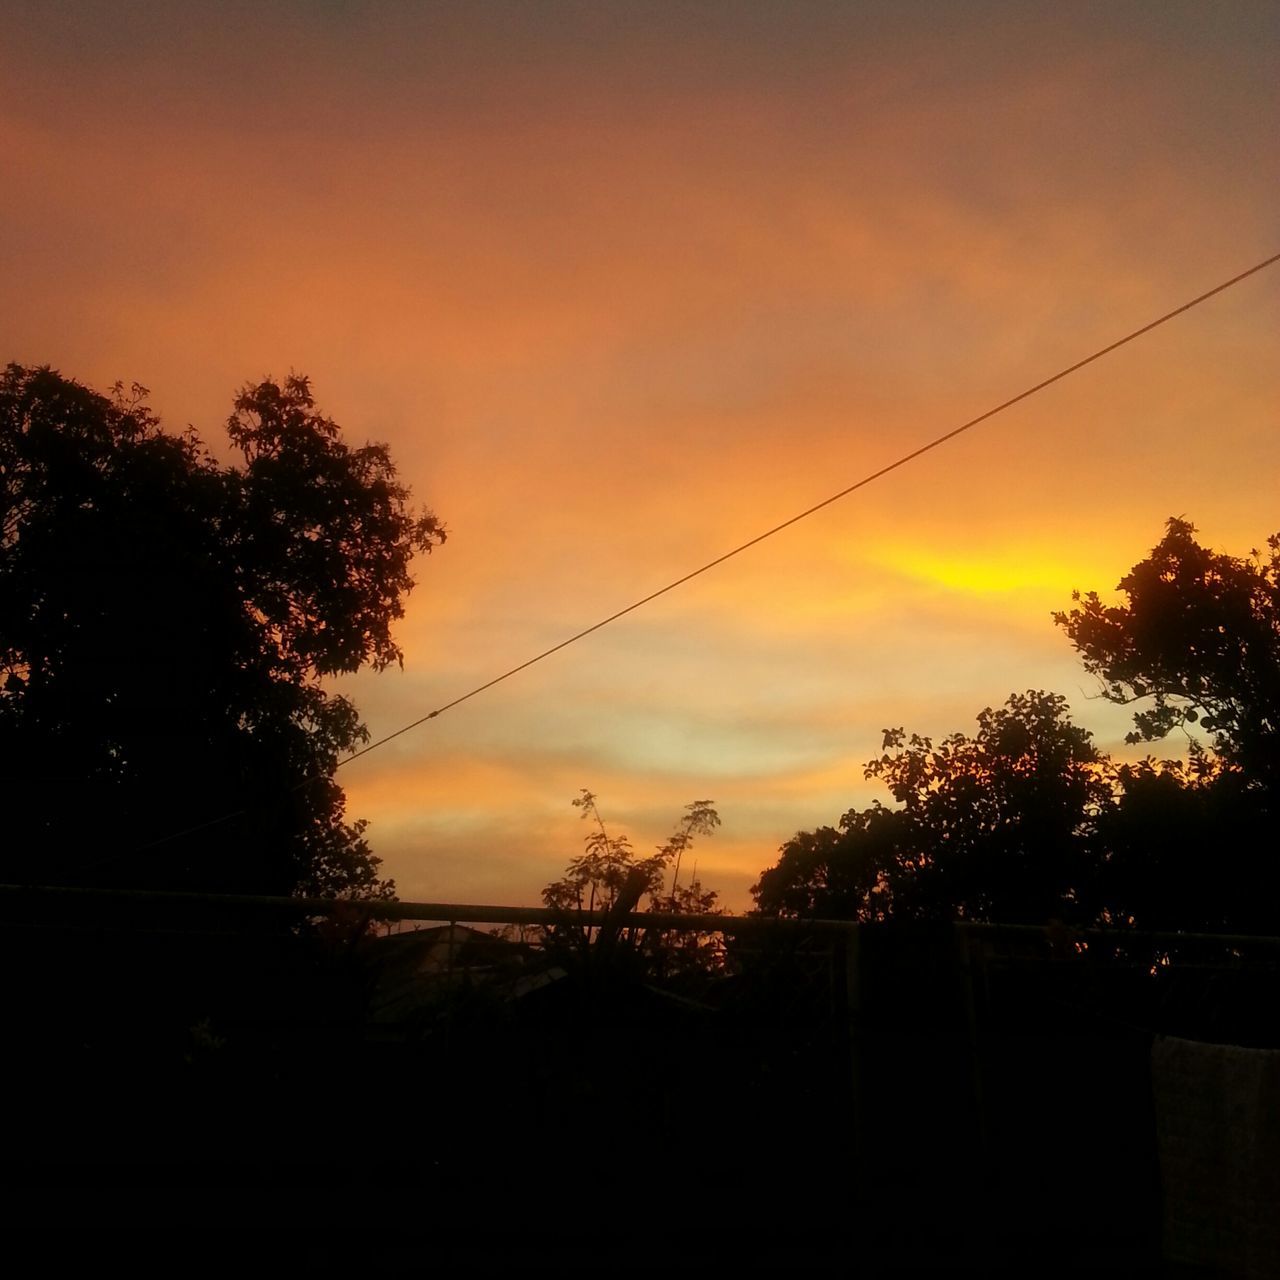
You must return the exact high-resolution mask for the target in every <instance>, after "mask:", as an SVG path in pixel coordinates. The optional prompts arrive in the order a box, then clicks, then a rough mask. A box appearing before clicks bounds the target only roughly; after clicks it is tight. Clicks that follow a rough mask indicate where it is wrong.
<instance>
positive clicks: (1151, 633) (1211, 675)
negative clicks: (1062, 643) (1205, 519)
mask: <svg viewBox="0 0 1280 1280" xmlns="http://www.w3.org/2000/svg"><path fill="white" fill-rule="evenodd" d="M1195 532H1196V531H1195V528H1194V527H1193V526H1192V525H1190V524H1189V523H1187V521H1185V520H1180V519H1171V520H1169V522H1168V526H1167V532H1166V533H1165V536H1164V537H1163V538H1162V539H1161V541H1160V542H1159V543H1158V544H1157V545H1156V547H1155V548H1154V549H1153V550H1152V552H1151V554H1150V555H1149V556H1148V557H1147V558H1146V559H1145V560H1143V561H1141V562H1140V563H1138V564H1136V565H1134V567H1133V568H1132V569H1131V570H1130V571H1129V573H1128V574H1127V575H1126V576H1125V577H1124V578H1122V579H1121V580H1120V584H1119V587H1118V590H1119V591H1120V592H1122V593H1123V595H1124V596H1125V597H1126V599H1125V601H1124V602H1123V603H1121V604H1118V605H1104V604H1103V603H1102V601H1101V600H1100V599H1099V597H1098V594H1097V592H1094V591H1090V592H1088V593H1087V594H1085V595H1083V596H1082V595H1081V594H1080V593H1079V592H1078V591H1077V592H1076V593H1075V594H1074V596H1073V599H1074V600H1075V601H1076V602H1077V606H1076V607H1075V608H1073V609H1071V610H1070V611H1068V612H1062V613H1057V614H1055V615H1054V620H1055V621H1056V622H1057V624H1058V625H1059V626H1060V627H1062V628H1063V630H1064V631H1066V633H1067V635H1068V636H1070V637H1071V641H1072V643H1073V644H1074V645H1075V646H1076V648H1077V649H1078V650H1079V652H1080V656H1081V658H1082V659H1083V660H1084V665H1085V669H1086V670H1087V671H1089V672H1091V673H1092V674H1094V675H1096V676H1097V677H1098V678H1099V680H1100V681H1101V682H1102V693H1103V696H1104V697H1106V698H1108V699H1110V700H1111V701H1112V702H1118V703H1122V704H1126V705H1127V704H1131V703H1142V704H1144V705H1143V708H1142V709H1141V710H1139V711H1137V712H1136V713H1135V714H1134V731H1133V732H1132V733H1131V734H1130V735H1129V741H1130V742H1143V741H1147V742H1149V741H1153V740H1155V739H1158V738H1163V737H1164V736H1165V735H1166V734H1167V733H1169V731H1170V730H1172V729H1174V728H1177V727H1179V726H1188V725H1198V726H1199V727H1200V728H1201V729H1204V730H1205V731H1206V732H1207V733H1209V734H1210V735H1211V742H1212V745H1213V749H1214V751H1215V752H1216V753H1217V755H1218V756H1219V758H1220V759H1221V760H1222V761H1223V763H1224V764H1225V765H1227V766H1228V767H1229V768H1231V769H1234V770H1238V771H1239V772H1240V773H1241V774H1242V775H1243V776H1244V778H1245V780H1246V782H1247V783H1248V784H1249V785H1250V786H1251V787H1257V788H1262V789H1265V790H1266V791H1268V792H1269V793H1270V795H1271V796H1272V797H1273V798H1274V797H1276V796H1277V795H1280V534H1277V535H1274V536H1272V537H1271V538H1269V539H1268V540H1267V554H1266V555H1263V554H1261V553H1260V552H1258V551H1256V550H1255V551H1253V552H1251V553H1250V555H1249V558H1248V559H1239V558H1237V557H1234V556H1228V555H1222V554H1219V553H1217V552H1214V551H1210V550H1208V549H1207V548H1205V547H1202V546H1200V544H1199V543H1198V542H1196V540H1195Z"/></svg>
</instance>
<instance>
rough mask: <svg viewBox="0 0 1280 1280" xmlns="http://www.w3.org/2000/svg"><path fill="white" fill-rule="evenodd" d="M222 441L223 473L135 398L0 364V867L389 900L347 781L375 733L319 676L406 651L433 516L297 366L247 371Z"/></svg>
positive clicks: (433, 531)
mask: <svg viewBox="0 0 1280 1280" xmlns="http://www.w3.org/2000/svg"><path fill="white" fill-rule="evenodd" d="M227 435H228V438H229V440H230V443H231V445H232V446H233V448H234V450H235V451H236V452H237V453H238V455H239V461H238V462H237V463H235V464H233V465H222V464H220V463H219V462H218V461H217V460H216V459H215V458H214V456H213V455H212V454H211V453H210V452H209V450H208V449H207V448H206V447H205V446H204V444H203V443H202V441H201V440H200V438H199V437H198V436H197V435H196V433H195V432H194V430H191V429H188V430H187V431H186V432H185V433H184V434H182V435H173V434H170V433H168V432H166V431H164V430H163V429H162V427H161V424H160V422H159V420H158V419H157V418H156V416H155V415H154V414H153V413H152V412H151V410H150V409H149V408H148V407H147V404H146V391H145V388H142V387H139V386H136V385H135V386H134V387H133V388H132V389H131V390H129V391H128V392H126V391H125V389H124V388H123V387H122V386H120V385H117V386H116V387H115V388H114V389H113V392H112V394H111V395H110V396H103V395H100V394H97V393H96V392H94V391H92V390H90V389H88V388H86V387H84V386H82V385H80V384H79V383H76V382H74V381H72V380H70V379H67V378H64V377H62V376H61V375H59V374H58V373H56V372H55V371H53V370H51V369H48V368H39V369H28V368H23V367H20V366H18V365H10V366H9V367H8V368H7V370H6V371H5V372H4V374H3V377H0V529H2V534H0V767H2V769H3V776H4V777H5V780H6V784H7V790H8V795H7V805H6V819H7V825H8V830H9V832H10V838H9V839H8V840H6V842H5V852H4V854H3V855H2V860H3V863H4V866H3V869H2V874H3V876H4V878H5V879H7V880H14V881H21V882H33V881H34V882H45V883H50V882H52V883H58V882H61V883H75V884H109V885H130V886H144V887H168V888H185V889H195V888H199V889H209V890H222V891H234V892H268V893H291V892H323V893H337V894H346V895H355V896H361V895H370V894H372V895H381V894H385V893H388V892H390V890H391V887H390V886H389V884H387V883H386V882H383V881H381V880H380V879H379V877H378V874H377V865H378V862H377V859H376V858H374V857H373V856H372V854H371V852H370V850H369V847H368V845H367V843H366V842H365V840H364V838H363V830H364V824H363V823H360V822H355V823H348V822H347V821H346V820H345V814H344V797H343V794H342V791H341V788H340V787H339V786H338V785H337V783H336V781H335V780H334V777H333V772H334V769H335V767H336V765H337V763H338V761H339V760H340V758H341V756H342V755H343V754H344V753H345V752H348V751H350V750H351V749H352V748H354V747H355V746H357V745H358V744H359V743H361V742H363V741H365V740H367V733H366V730H365V729H364V726H363V725H362V724H361V723H360V719H359V716H358V713H357V711H356V709H355V707H354V706H353V705H352V704H351V703H350V702H349V701H348V700H347V699H345V698H343V697H339V696H335V695H333V694H331V693H329V692H327V691H326V689H325V688H324V684H323V680H324V678H325V677H327V676H332V675H335V674H337V673H340V672H352V671H355V670H357V669H358V668H360V667H361V666H364V665H370V666H372V667H374V668H375V669H376V668H382V667H385V666H387V665H389V664H391V663H395V662H399V661H401V653H400V650H399V648H398V647H397V645H396V643H395V640H394V638H393V636H392V632H391V628H392V624H393V623H394V622H395V621H396V619H398V618H399V617H400V616H401V615H402V613H403V600H404V597H405V595H406V594H407V592H408V591H409V590H410V588H411V587H412V585H413V583H412V579H411V577H410V574H409V567H410V563H411V560H412V558H413V556H414V555H415V554H416V553H419V552H427V551H430V550H431V548H432V547H433V546H435V545H436V544H438V543H439V542H441V541H443V538H444V528H443V526H442V525H441V524H440V522H439V521H438V520H437V519H436V518H435V516H433V515H432V514H431V513H430V512H415V511H414V510H413V509H412V508H411V507H410V505H409V498H410V495H409V493H408V490H407V489H406V488H405V487H404V486H403V485H401V484H400V483H399V482H398V480H397V477H396V470H395V466H394V464H393V463H392V460H391V457H390V455H389V453H388V451H387V448H386V446H385V445H381V444H365V445H363V446H360V447H356V448H353V447H350V446H348V445H347V444H346V443H344V441H343V440H342V438H341V433H340V431H339V428H338V426H337V425H336V424H335V423H334V422H333V421H332V420H330V419H329V418H327V417H325V416H323V415H322V414H321V413H320V412H318V410H317V409H316V406H315V401H314V398H313V396H312V392H311V387H310V383H309V382H308V380H307V379H306V378H305V377H301V376H296V375H295V376H291V377H289V378H287V379H285V380H284V381H283V382H275V381H272V380H269V379H268V380H266V381H263V382H261V383H258V384H255V385H248V386H246V387H244V388H243V389H242V391H241V392H240V394H239V395H238V396H237V397H236V399H235V402H234V405H233V409H232V413H231V415H230V417H229V419H228V421H227ZM227 815H232V816H230V817H229V818H228V816H227Z"/></svg>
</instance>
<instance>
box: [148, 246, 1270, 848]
mask: <svg viewBox="0 0 1280 1280" xmlns="http://www.w3.org/2000/svg"><path fill="white" fill-rule="evenodd" d="M1276 262H1280V253H1276V254H1272V256H1271V257H1269V258H1265V259H1263V261H1261V262H1259V263H1256V264H1255V265H1254V266H1252V267H1250V268H1249V269H1248V270H1247V271H1242V272H1240V274H1239V275H1235V276H1232V277H1231V279H1229V280H1224V281H1223V282H1222V283H1221V284H1219V285H1215V286H1214V287H1213V288H1212V289H1209V290H1207V291H1206V292H1204V293H1201V294H1198V295H1197V296H1196V297H1194V298H1192V299H1191V300H1190V301H1189V302H1184V303H1183V304H1182V305H1181V306H1179V307H1175V308H1174V309H1173V310H1172V311H1166V312H1165V313H1164V315H1162V316H1159V317H1157V318H1156V319H1155V320H1152V321H1150V322H1149V323H1147V324H1144V325H1143V326H1142V327H1141V328H1139V329H1134V330H1133V331H1132V332H1131V333H1127V334H1125V335H1124V337H1123V338H1117V339H1116V340H1115V341H1114V342H1109V343H1108V344H1107V345H1106V346H1105V347H1100V348H1099V349H1098V350H1097V351H1095V352H1093V354H1092V355H1087V356H1085V357H1084V359H1083V360H1077V361H1076V362H1075V363H1074V364H1070V365H1068V366H1067V367H1066V368H1065V369H1060V370H1059V371H1058V372H1057V373H1055V374H1053V375H1052V376H1050V377H1048V378H1045V379H1043V380H1042V381H1040V382H1037V383H1036V384H1035V385H1034V386H1032V387H1028V388H1027V389H1026V390H1025V391H1020V392H1019V393H1018V394H1017V395H1016V396H1011V397H1010V398H1009V399H1008V400H1003V401H1001V403H1000V404H998V405H996V406H995V407H994V408H991V409H988V410H986V412H985V413H980V414H978V416H977V417H976V418H970V419H969V421H968V422H963V423H961V424H960V426H958V427H953V428H952V429H951V430H950V431H945V432H943V434H942V435H940V436H935V437H934V438H933V439H932V440H930V441H928V442H927V443H926V444H922V445H920V446H919V448H916V449H912V450H911V452H910V453H904V454H903V455H902V456H901V457H900V458H897V459H895V460H894V461H893V462H890V463H888V464H887V465H886V466H883V467H881V468H879V470H877V471H872V472H871V473H870V474H869V475H865V476H863V477H862V479H860V480H855V481H854V483H853V484H850V485H846V486H845V488H843V489H841V490H839V491H838V492H836V493H833V494H831V495H830V496H829V497H826V498H823V499H822V501H821V502H815V503H814V504H813V505H812V506H811V507H806V508H805V509H804V510H803V511H801V512H798V513H797V514H796V515H793V516H791V517H790V518H789V519H787V520H783V521H782V522H781V523H780V524H775V525H774V526H773V527H772V528H771V529H766V530H765V531H764V532H763V533H759V534H757V535H756V536H755V537H754V538H750V539H748V540H747V541H746V542H743V543H740V544H739V545H738V546H736V547H734V548H733V549H732V550H730V551H726V552H725V553H724V554H723V555H719V556H716V558H715V559H714V560H708V561H707V563H706V564H704V565H700V566H699V567H698V568H696V569H693V570H690V572H688V573H686V574H684V575H682V576H681V577H679V578H676V579H675V580H674V581H672V582H668V583H667V585H666V586H665V587H659V588H658V590H656V591H651V592H650V593H649V594H648V595H647V596H642V597H641V598H640V599H639V600H636V601H635V602H634V603H632V604H629V605H627V606H626V608H624V609H619V610H618V611H617V612H616V613H611V614H609V616H608V617H607V618H601V619H600V621H599V622H595V623H592V625H591V626H589V627H584V628H583V629H582V630H581V631H577V632H575V633H574V634H573V635H571V636H569V637H568V638H567V639H565V640H561V641H560V642H559V643H558V644H553V645H552V646H551V647H550V648H548V649H543V650H542V652H541V653H538V654H535V655H534V656H533V657H532V658H528V659H526V660H525V661H524V662H522V663H520V664H519V665H518V666H514V667H511V668H510V669H509V670H507V671H504V672H503V673H502V674H501V675H497V676H494V677H493V679H492V680H486V681H485V682H484V684H480V685H476V687H475V688H474V689H470V690H468V691H467V692H466V693H464V694H461V695H459V696H458V697H456V698H454V699H453V700H452V701H451V702H446V703H444V705H443V706H439V707H436V709H435V710H434V711H428V712H427V714H426V715H423V716H419V717H418V718H417V719H416V720H411V721H410V722H409V723H408V724H406V725H402V726H401V727H400V728H399V729H396V730H395V731H394V732H392V733H388V734H387V735H386V736H385V737H382V738H378V739H377V740H376V741H374V742H371V743H369V744H368V746H365V747H361V749H360V750H359V751H353V752H352V753H351V754H350V755H349V756H347V757H346V758H345V759H343V760H340V761H338V763H337V765H336V766H335V769H341V768H343V767H344V766H345V765H348V764H350V763H351V762H352V761H353V760H359V759H360V758H361V756H367V755H368V754H369V753H370V752H371V751H376V750H378V748H379V747H384V746H386V745H387V743H388V742H392V741H394V740H395V739H396V738H399V737H401V736H402V735H403V734H406V733H409V732H410V731H411V730H413V729H416V728H418V727H419V726H420V725H424V724H426V722H427V721H428V720H434V719H435V718H436V717H437V716H440V715H443V714H444V713H445V712H446V711H450V710H452V709H453V708H454V707H456V706H459V705H461V704H462V703H464V702H467V701H468V700H469V699H471V698H474V697H476V696H477V695H478V694H481V693H484V692H485V691H486V690H487V689H492V688H493V687H494V685H498V684H501V683H502V682H503V681H504V680H510V679H511V677H512V676H514V675H518V674H519V673H520V672H521V671H525V670H527V669H528V668H529V667H532V666H533V665H534V664H535V663H539V662H541V661H542V660H543V659H544V658H549V657H551V655H552V654H555V653H559V652H560V650H561V649H567V648H568V647H569V646H570V645H571V644H576V643H577V642H578V641H579V640H584V639H585V638H586V637H587V636H589V635H591V634H593V633H594V632H596V631H599V630H601V629H602V628H604V627H607V626H609V625H610V623H613V622H617V621H618V619H619V618H625V617H626V616H627V614H629V613H634V612H635V611H636V610H637V609H642V608H643V607H644V606H645V605H647V604H650V603H652V602H653V601H654V600H657V599H658V598H659V597H660V596H665V595H666V594H667V593H668V592H670V591H674V590H675V589H676V588H677V587H682V586H684V584H685V583H686V582H692V581H693V579H694V578H697V577H700V576H701V575H702V574H704V573H707V572H708V571H709V570H711V569H714V568H716V566H717V565H722V564H724V562H725V561H726V560H732V559H733V557H734V556H738V555H741V554H742V553H743V552H744V551H748V550H750V549H751V548H752V547H754V546H758V545H759V544H760V543H761V542H764V541H765V540H766V539H768V538H772V537H773V536H774V535H775V534H779V533H781V532H782V531H783V530H784V529H789V528H791V526H792V525H794V524H798V523H799V522H800V521H801V520H806V519H808V518H809V516H811V515H814V514H816V513H817V512H819V511H821V510H822V509H823V508H824V507H829V506H831V504H832V503H834V502H839V501H840V499H841V498H847V497H848V496H849V495H850V494H851V493H856V492H857V491H858V490H859V489H865V488H866V486H867V485H869V484H873V483H874V482H875V481H877V480H879V479H881V478H883V477H884V476H887V475H888V474H889V473H890V472H892V471H897V470H898V469H899V468H900V467H905V466H906V465H907V464H908V463H909V462H914V461H915V459H916V458H920V457H923V456H924V455H925V454H926V453H930V452H932V451H933V450H934V449H937V448H939V447H941V446H942V445H944V444H946V443H947V442H948V441H950V440H954V439H955V438H956V437H957V436H960V435H963V434H964V433H965V432H966V431H971V430H972V429H973V428H974V427H976V426H978V425H979V424H980V423H983V422H986V421H987V420H988V419H990V418H994V417H995V416H996V414H998V413H1003V412H1004V411H1005V410H1006V409H1009V408H1012V407H1013V406H1014V405H1015V404H1018V403H1020V402H1021V401H1023V400H1026V399H1028V398H1029V397H1030V396H1033V395H1035V394H1036V393H1037V392H1040V391H1043V390H1044V389H1045V388H1046V387H1050V386H1052V385H1053V384H1054V383H1055V382H1061V381H1062V379H1063V378H1066V377H1069V376H1070V375H1071V374H1073V373H1076V372H1078V371H1079V370H1080V369H1083V368H1084V367H1085V366H1086V365H1089V364H1092V363H1093V362H1094V361H1095V360H1101V359H1102V357H1103V356H1106V355H1110V354H1111V352H1113V351H1116V350H1118V349H1119V348H1120V347H1123V346H1125V345H1126V344H1128V343H1130V342H1133V341H1134V340H1135V339H1136V338H1140V337H1142V336H1143V335H1144V334H1147V333H1150V332H1151V331H1152V330H1153V329H1158V328H1159V327H1160V326H1161V325H1162V324H1167V323H1168V322H1169V321H1170V320H1173V319H1175V318H1176V317H1177V316H1180V315H1182V314H1183V313H1184V312H1187V311H1190V310H1191V309H1192V307H1198V306H1199V305H1200V304H1201V303H1202V302H1207V301H1208V300H1209V299H1210V298H1212V297H1215V296H1216V295H1217V294H1219V293H1222V292H1224V291H1225V290H1227V289H1230V288H1231V287H1232V286H1233V285H1237V284H1239V283H1240V282H1241V281H1242V280H1247V279H1248V278H1249V277H1250V276H1252V275H1256V274H1257V273H1258V272H1259V271H1262V270H1264V269H1265V268H1267V267H1270V266H1272V265H1274V264H1275V263H1276ZM328 776H329V775H328V774H314V775H312V776H310V777H307V778H304V779H303V780H302V781H301V782H298V783H295V784H294V785H293V787H291V788H290V791H298V790H301V788H303V787H305V786H309V785H310V784H311V783H313V782H317V781H320V780H321V779H323V778H325V777H328ZM247 812H248V810H247V809H238V810H236V811H235V812H234V813H227V814H223V815H222V816H221V817H219V818H213V819H211V820H210V821H208V822H204V823H200V824H198V825H197V826H194V827H188V828H186V829H185V830H183V831H177V832H174V833H173V834H172V835H169V836H164V837H162V838H161V839H159V840H153V841H151V842H150V843H149V844H144V845H140V846H138V847H137V848H136V849H135V850H134V852H137V853H141V852H142V851H144V850H146V849H154V848H156V847H157V846H159V845H162V844H169V843H170V842H172V841H174V840H178V839H181V838H182V837H183V836H187V835H192V834H193V833H195V832H197V831H204V830H206V829H208V828H209V827H214V826H219V825H221V824H222V823H224V822H230V821H231V820H232V819H233V818H238V817H241V816H242V815H244V814H245V813H247Z"/></svg>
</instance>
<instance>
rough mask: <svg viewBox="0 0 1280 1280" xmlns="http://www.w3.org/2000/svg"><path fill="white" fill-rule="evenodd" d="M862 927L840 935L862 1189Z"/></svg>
mask: <svg viewBox="0 0 1280 1280" xmlns="http://www.w3.org/2000/svg"><path fill="white" fill-rule="evenodd" d="M861 941H862V930H861V927H860V926H859V925H856V924H851V925H850V926H849V927H848V928H847V929H844V930H842V931H841V932H840V934H839V935H838V943H837V946H838V948H839V952H840V953H841V955H842V958H843V960H844V1017H845V1045H846V1049H847V1052H848V1055H849V1057H848V1082H849V1133H850V1138H851V1139H852V1143H853V1153H852V1161H853V1172H854V1177H853V1184H854V1190H855V1192H860V1191H861V1189H862V1180H863V1175H864V1173H865V1170H866V1151H865V1150H864V1148H865V1145H866V1131H865V1123H864V1120H865V1112H864V1107H863V1100H862V1076H863V1072H862V1053H863V1043H862V964H861V960H862V946H861Z"/></svg>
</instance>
